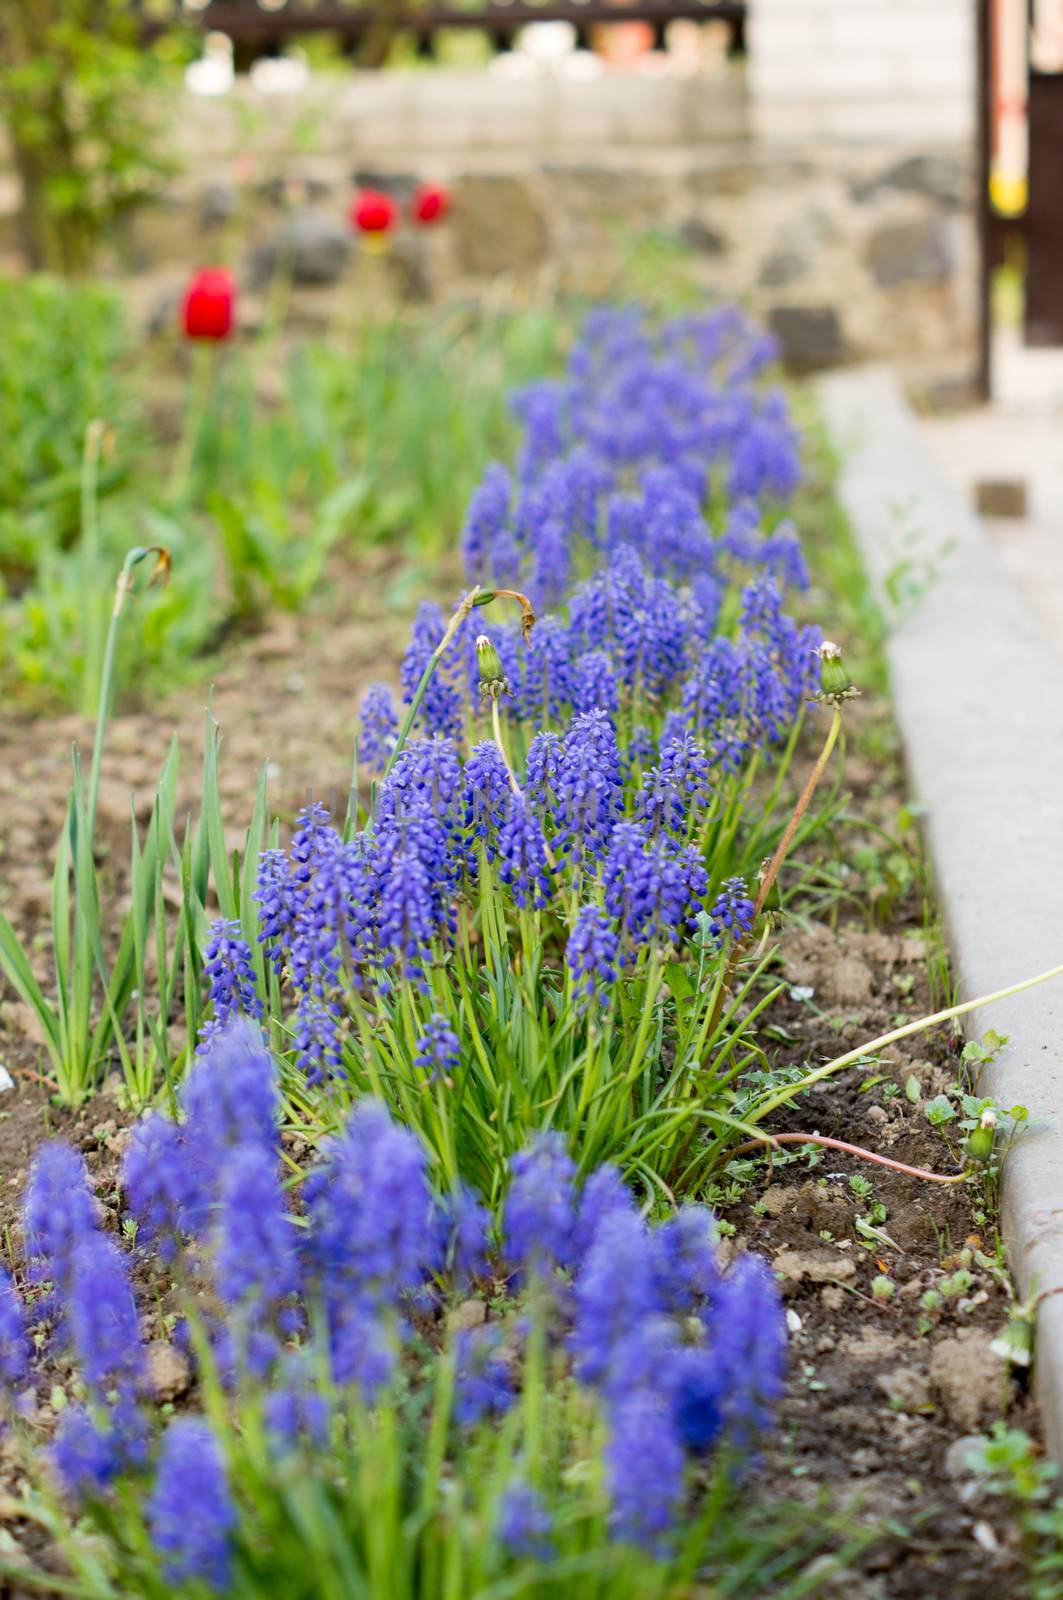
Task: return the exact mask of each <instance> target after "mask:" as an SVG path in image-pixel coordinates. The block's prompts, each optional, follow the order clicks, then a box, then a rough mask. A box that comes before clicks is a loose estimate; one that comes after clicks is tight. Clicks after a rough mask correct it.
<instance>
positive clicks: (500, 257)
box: [452, 173, 549, 276]
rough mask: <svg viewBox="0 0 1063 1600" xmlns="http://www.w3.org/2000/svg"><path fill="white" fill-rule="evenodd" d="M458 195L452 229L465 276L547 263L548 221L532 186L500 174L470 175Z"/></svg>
mask: <svg viewBox="0 0 1063 1600" xmlns="http://www.w3.org/2000/svg"><path fill="white" fill-rule="evenodd" d="M452 195H453V201H454V209H453V212H452V227H453V229H454V235H455V242H456V247H457V255H458V260H459V263H460V265H461V267H462V269H463V270H464V271H465V272H469V273H472V274H474V275H477V276H479V275H483V276H490V275H491V274H493V273H497V272H512V271H518V270H520V269H521V268H531V267H537V266H539V265H540V264H541V263H542V262H543V261H544V260H545V259H546V255H547V250H548V247H549V234H548V231H547V226H546V219H545V217H544V216H543V212H542V209H541V207H540V205H539V202H538V200H537V199H536V197H535V195H534V193H533V192H532V188H531V185H530V184H528V183H526V182H524V181H523V180H522V179H520V178H516V177H508V176H505V175H503V174H500V173H464V174H463V175H462V176H460V177H459V178H457V179H456V180H455V183H454V186H453V189H452Z"/></svg>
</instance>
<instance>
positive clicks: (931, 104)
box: [748, 0, 975, 144]
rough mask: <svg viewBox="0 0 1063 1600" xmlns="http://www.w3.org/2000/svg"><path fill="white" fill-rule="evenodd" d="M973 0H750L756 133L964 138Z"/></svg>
mask: <svg viewBox="0 0 1063 1600" xmlns="http://www.w3.org/2000/svg"><path fill="white" fill-rule="evenodd" d="M974 22H975V0H750V19H749V29H748V36H749V90H750V109H751V115H752V120H753V126H754V128H755V129H756V131H757V132H758V133H759V134H760V135H761V136H762V137H764V138H766V139H769V140H786V139H789V138H793V137H794V135H795V132H796V130H797V129H801V130H802V131H803V133H804V136H805V137H808V138H817V137H822V138H837V139H843V140H844V139H853V140H867V139H886V140H894V139H895V140H897V141H898V142H903V143H909V144H913V143H918V142H919V140H920V139H935V140H937V139H956V140H966V139H970V138H971V137H972V135H973V131H974V120H975V86H974V57H975V38H974Z"/></svg>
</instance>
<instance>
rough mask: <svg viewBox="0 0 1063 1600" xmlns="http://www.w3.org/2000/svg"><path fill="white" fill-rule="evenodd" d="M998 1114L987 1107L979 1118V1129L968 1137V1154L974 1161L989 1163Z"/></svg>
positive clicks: (974, 1129)
mask: <svg viewBox="0 0 1063 1600" xmlns="http://www.w3.org/2000/svg"><path fill="white" fill-rule="evenodd" d="M996 1126H997V1114H996V1112H995V1111H992V1110H990V1109H989V1107H988V1106H987V1107H986V1109H985V1110H984V1111H983V1112H982V1115H981V1116H980V1117H979V1118H978V1126H977V1128H972V1129H971V1132H970V1133H969V1134H968V1135H967V1154H968V1156H969V1157H970V1158H971V1160H972V1161H988V1160H989V1158H990V1156H991V1155H992V1154H993V1136H994V1134H995V1132H996Z"/></svg>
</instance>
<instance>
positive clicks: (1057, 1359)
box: [820, 368, 1063, 1461]
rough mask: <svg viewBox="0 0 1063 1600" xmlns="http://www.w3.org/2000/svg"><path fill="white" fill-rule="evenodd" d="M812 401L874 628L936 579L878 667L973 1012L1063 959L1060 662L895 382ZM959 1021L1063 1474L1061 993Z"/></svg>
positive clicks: (1040, 993) (838, 379)
mask: <svg viewBox="0 0 1063 1600" xmlns="http://www.w3.org/2000/svg"><path fill="white" fill-rule="evenodd" d="M820 396H821V402H822V407H823V412H824V415H825V418H826V421H827V424H828V426H829V428H830V431H831V435H832V437H833V439H834V442H835V445H836V447H837V448H838V449H839V452H840V453H841V456H842V466H841V475H840V481H839V494H840V498H841V501H842V504H843V505H844V507H845V510H846V512H847V513H848V516H849V518H850V520H851V522H852V525H853V528H854V531H855V534H856V538H857V540H858V542H859V545H860V549H861V551H862V553H863V557H864V561H865V563H866V566H867V569H868V573H869V576H870V578H871V581H872V584H873V586H874V589H875V591H876V593H877V595H878V597H879V599H880V600H881V601H884V603H885V606H886V609H887V615H889V614H890V613H893V614H894V615H896V614H897V608H896V606H895V604H894V602H893V598H891V591H892V594H893V597H894V598H895V594H896V589H897V579H898V575H900V576H901V578H902V579H903V577H904V576H905V574H907V575H908V576H909V577H911V576H912V575H913V574H915V575H918V574H919V573H920V572H921V571H922V572H923V573H924V574H925V572H926V563H927V562H930V563H932V565H933V566H934V567H935V568H936V575H935V576H934V578H933V579H932V581H930V583H929V584H928V585H927V586H926V587H925V589H924V590H923V592H922V593H921V594H920V595H919V596H918V597H917V598H916V599H915V601H914V604H913V605H912V606H910V607H904V608H902V610H901V613H900V615H899V616H898V619H897V622H896V625H895V626H894V627H893V628H892V629H891V632H890V636H889V639H888V642H887V653H888V658H889V666H890V676H891V682H892V688H893V699H894V706H895V709H896V715H897V719H898V722H899V725H900V729H901V733H902V735H903V738H904V742H905V748H906V753H907V759H908V766H909V772H910V776H911V782H912V788H913V790H914V793H915V795H916V797H917V798H918V799H919V801H921V802H922V804H923V805H924V806H925V808H926V828H927V837H928V842H929V847H930V853H931V858H932V860H933V864H934V869H935V873H936V877H937V883H938V888H939V892H940V895H941V900H942V905H943V907H944V911H945V917H946V921H947V924H948V930H949V937H950V941H951V948H952V955H953V961H954V968H955V971H956V976H957V978H958V980H959V986H960V996H961V998H973V997H974V996H975V995H978V994H985V993H990V992H991V991H993V990H994V989H1002V988H1006V987H1007V986H1008V985H1009V984H1011V983H1014V982H1017V981H1018V980H1019V979H1021V978H1024V977H1032V976H1033V975H1034V974H1036V973H1038V972H1041V971H1044V970H1045V969H1046V968H1048V967H1051V966H1054V965H1056V964H1057V963H1059V962H1060V961H1063V664H1061V663H1059V662H1057V660H1056V658H1055V657H1054V656H1053V655H1052V653H1051V652H1050V651H1049V649H1048V647H1047V645H1046V644H1045V643H1044V642H1043V641H1042V640H1041V638H1040V637H1039V636H1038V634H1037V632H1036V629H1035V626H1034V623H1033V620H1032V619H1031V617H1030V616H1029V615H1028V613H1027V612H1026V610H1025V609H1024V607H1023V604H1022V602H1021V600H1020V599H1019V597H1018V595H1017V593H1016V592H1015V591H1014V590H1013V589H1012V587H1011V584H1010V580H1009V579H1008V578H1007V576H1006V575H1005V574H1004V572H1003V571H1002V569H1001V567H1000V565H999V564H998V562H997V559H996V557H995V554H994V552H993V550H992V548H991V546H990V544H989V541H988V539H987V537H986V534H985V532H984V530H983V529H982V527H981V524H980V523H979V522H978V520H977V519H976V518H975V516H974V515H973V514H972V513H971V512H970V511H969V510H968V509H967V508H966V506H965V505H964V504H963V502H962V501H961V500H960V498H959V496H958V495H957V494H956V493H955V491H954V490H953V489H952V488H951V487H950V486H949V484H947V483H946V482H945V481H944V479H943V478H942V476H941V474H940V471H939V469H938V467H937V466H936V464H935V462H934V461H933V459H932V457H931V455H930V453H929V450H928V449H927V446H926V444H925V443H924V441H923V438H922V436H921V434H920V432H919V427H918V424H917V422H916V420H915V418H914V417H913V415H912V414H911V412H910V410H909V409H908V406H907V403H906V401H905V399H904V396H903V394H902V391H901V389H900V385H899V383H898V382H897V380H896V378H895V377H893V376H892V374H891V373H889V372H888V371H886V370H884V369H879V368H865V369H861V370H856V371H851V372H843V373H837V374H834V375H832V376H830V377H828V378H826V379H824V380H823V381H822V383H821V385H820ZM946 545H948V546H949V547H950V548H949V549H948V551H947V553H943V552H944V547H945V546H946ZM901 563H907V564H908V565H907V566H905V567H904V569H903V572H902V570H901V567H900V565H899V564H901ZM891 577H892V581H891ZM823 620H824V624H825V627H826V631H827V632H828V634H829V633H830V623H829V619H827V618H824V619H823ZM969 1023H970V1030H971V1032H972V1034H975V1033H978V1034H980V1033H982V1032H984V1031H985V1029H986V1028H989V1027H995V1028H996V1029H998V1031H1000V1032H1002V1033H1006V1034H1007V1035H1008V1039H1009V1042H1008V1044H1007V1046H1006V1047H1005V1048H1004V1050H1003V1051H1002V1052H1001V1054H1000V1055H999V1056H998V1058H997V1060H996V1061H995V1062H993V1064H992V1065H991V1066H990V1067H989V1068H987V1071H986V1076H985V1078H984V1080H983V1082H984V1084H985V1092H986V1093H989V1094H993V1095H994V1096H996V1097H997V1099H999V1100H1000V1101H1001V1103H1002V1104H1004V1105H1017V1104H1021V1105H1025V1106H1027V1107H1028V1108H1029V1110H1030V1118H1031V1126H1030V1129H1029V1131H1028V1132H1026V1133H1024V1134H1023V1135H1022V1136H1021V1137H1020V1138H1019V1140H1018V1141H1017V1143H1016V1145H1015V1147H1014V1149H1013V1151H1012V1153H1011V1156H1010V1158H1009V1160H1008V1162H1007V1163H1006V1167H1005V1174H1004V1194H1003V1225H1004V1234H1005V1238H1006V1241H1007V1246H1008V1253H1009V1259H1010V1264H1011V1268H1012V1271H1013V1273H1014V1275H1015V1278H1016V1281H1017V1283H1018V1287H1019V1291H1020V1293H1021V1294H1022V1295H1023V1296H1024V1297H1026V1296H1029V1295H1031V1294H1034V1293H1036V1294H1038V1295H1039V1296H1040V1297H1041V1299H1040V1305H1039V1313H1038V1343H1037V1365H1036V1382H1037V1392H1038V1398H1039V1400H1040V1403H1041V1407H1042V1414H1043V1418H1044V1426H1045V1432H1046V1438H1047V1442H1048V1446H1049V1449H1050V1450H1051V1452H1052V1454H1053V1455H1054V1456H1055V1457H1056V1459H1057V1460H1060V1461H1063V979H1059V978H1057V979H1055V980H1053V981H1051V982H1049V983H1047V984H1045V985H1043V986H1041V987H1038V988H1036V989H1033V990H1030V991H1028V992H1027V993H1025V994H1021V995H1016V996H1013V997H1012V998H1011V999H1010V1000H1006V1001H1003V1002H1001V1003H1000V1004H998V1005H996V1006H993V1007H990V1008H987V1009H986V1010H984V1011H978V1012H975V1013H974V1014H973V1015H972V1017H971V1018H970V1019H969Z"/></svg>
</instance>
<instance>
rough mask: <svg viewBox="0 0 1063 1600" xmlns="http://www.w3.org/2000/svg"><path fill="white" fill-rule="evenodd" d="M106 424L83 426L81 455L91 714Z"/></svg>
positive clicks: (86, 680) (84, 691)
mask: <svg viewBox="0 0 1063 1600" xmlns="http://www.w3.org/2000/svg"><path fill="white" fill-rule="evenodd" d="M106 431H107V427H106V424H105V423H104V422H103V420H102V419H101V418H100V417H96V418H95V419H94V420H93V421H92V422H90V423H89V425H88V427H87V428H86V429H85V448H84V450H83V451H82V455H81V549H80V555H81V595H82V602H83V604H84V606H85V661H84V666H83V667H82V678H81V710H82V714H83V715H84V716H86V717H88V716H91V715H92V709H93V703H94V700H95V697H96V694H97V692H98V689H99V670H98V669H99V664H100V609H99V606H98V605H97V603H96V601H97V596H96V594H95V588H96V582H97V576H98V572H99V565H100V519H99V509H98V492H99V476H100V451H101V448H102V446H103V436H104V434H105V433H106Z"/></svg>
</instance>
